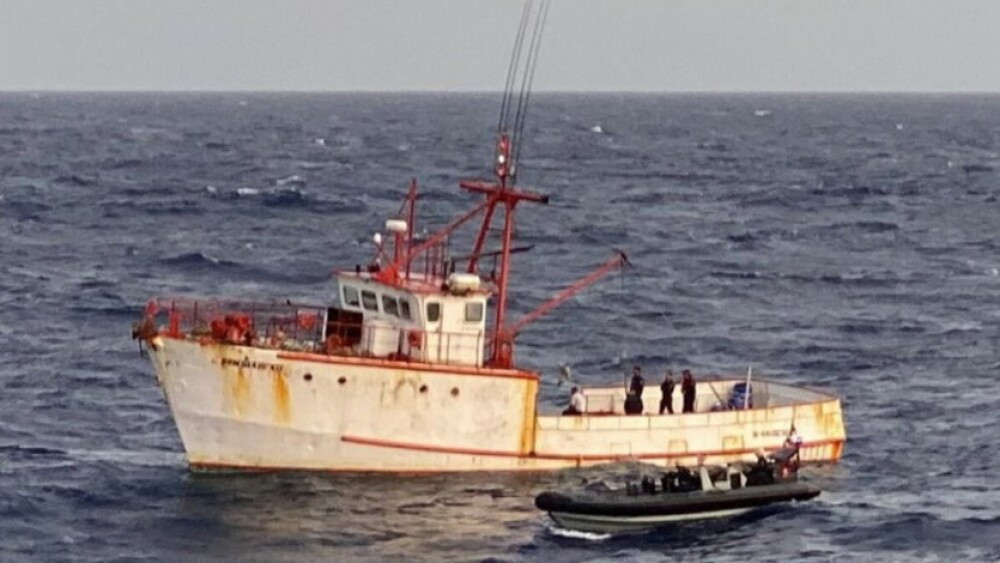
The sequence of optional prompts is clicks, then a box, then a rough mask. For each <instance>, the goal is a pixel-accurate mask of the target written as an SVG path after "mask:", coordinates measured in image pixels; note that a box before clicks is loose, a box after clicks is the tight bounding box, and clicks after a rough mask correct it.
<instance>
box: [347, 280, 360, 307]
mask: <svg viewBox="0 0 1000 563" xmlns="http://www.w3.org/2000/svg"><path fill="white" fill-rule="evenodd" d="M344 306H345V307H360V306H361V299H360V298H359V297H358V290H357V289H355V288H353V287H351V286H349V285H345V286H344Z"/></svg>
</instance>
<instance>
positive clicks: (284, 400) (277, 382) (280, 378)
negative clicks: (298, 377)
mask: <svg viewBox="0 0 1000 563" xmlns="http://www.w3.org/2000/svg"><path fill="white" fill-rule="evenodd" d="M271 388H272V390H273V391H274V421H275V422H278V423H288V422H289V421H291V419H292V404H291V397H290V396H289V393H288V380H286V379H285V374H284V373H281V372H276V373H272V374H271Z"/></svg>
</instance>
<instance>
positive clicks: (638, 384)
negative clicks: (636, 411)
mask: <svg viewBox="0 0 1000 563" xmlns="http://www.w3.org/2000/svg"><path fill="white" fill-rule="evenodd" d="M645 387H646V380H645V379H643V378H642V368H641V367H639V366H635V367H633V368H632V382H631V383H629V386H628V390H629V392H631V393H635V394H636V395H638V397H639V398H640V399H641V398H642V390H643V389H644V388H645Z"/></svg>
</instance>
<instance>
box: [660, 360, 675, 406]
mask: <svg viewBox="0 0 1000 563" xmlns="http://www.w3.org/2000/svg"><path fill="white" fill-rule="evenodd" d="M660 391H662V392H663V397H662V398H661V399H660V414H663V411H667V412H669V413H670V414H674V372H672V371H670V370H669V369H668V370H667V374H666V375H665V376H664V377H663V383H661V384H660Z"/></svg>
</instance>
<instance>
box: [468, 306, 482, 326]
mask: <svg viewBox="0 0 1000 563" xmlns="http://www.w3.org/2000/svg"><path fill="white" fill-rule="evenodd" d="M481 320H483V304H482V303H466V304H465V322H467V323H478V322H479V321H481Z"/></svg>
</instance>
